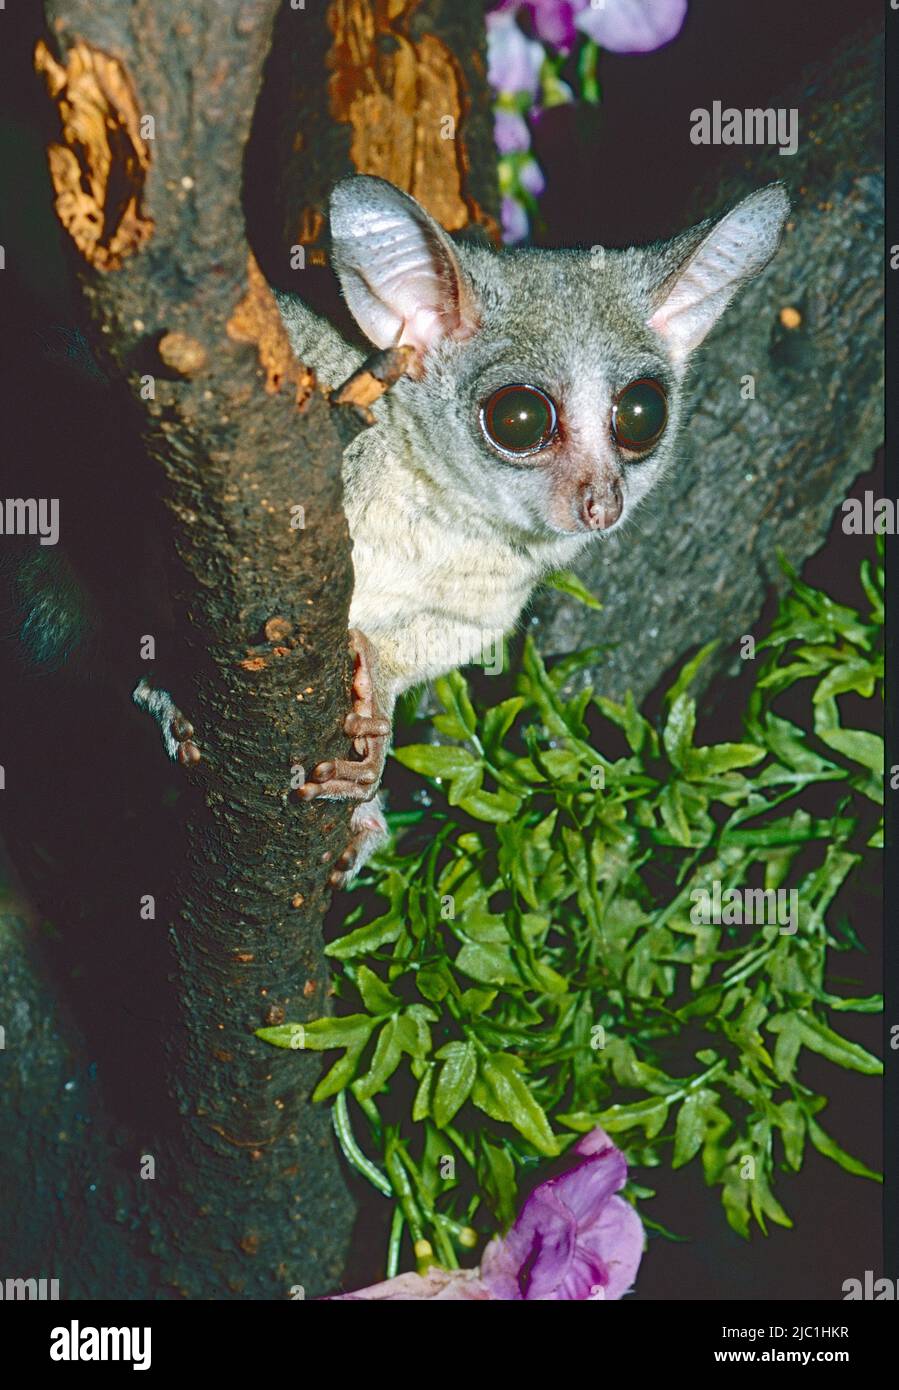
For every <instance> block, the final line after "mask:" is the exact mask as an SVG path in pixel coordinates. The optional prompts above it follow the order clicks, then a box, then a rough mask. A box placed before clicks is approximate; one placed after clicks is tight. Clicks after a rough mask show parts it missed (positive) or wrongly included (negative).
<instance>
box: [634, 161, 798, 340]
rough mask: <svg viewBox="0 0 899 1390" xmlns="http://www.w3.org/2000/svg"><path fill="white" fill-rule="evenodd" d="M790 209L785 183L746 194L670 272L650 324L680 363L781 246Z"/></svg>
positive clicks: (771, 185)
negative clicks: (744, 285) (740, 289)
mask: <svg viewBox="0 0 899 1390" xmlns="http://www.w3.org/2000/svg"><path fill="white" fill-rule="evenodd" d="M789 210H790V203H789V199H788V198H787V194H786V190H785V189H784V187H783V184H780V183H774V184H770V185H769V187H767V188H761V189H759V191H758V192H757V193H753V194H751V195H750V196H749V197H748V198H744V199H743V201H742V203H738V204H737V206H736V207H735V208H733V209H732V210H731V211H730V212H729V213H727V215H726V216H725V217H722V219H721V221H720V222H716V223H715V225H714V226H713V227H712V229H711V231H709V232H707V233H706V234H705V236H703V237H702V239H701V241H700V242H699V244H698V245H696V244H695V242H694V245H693V249H692V250H691V251H690V253H689V254H688V255H687V257H686V259H685V260H684V261H683V262H682V264H681V265H679V266H678V267H677V269H676V271H675V272H674V274H673V275H671V276H669V277H668V279H667V280H666V282H665V284H664V285H663V287H662V289H661V291H660V302H659V303H658V304H657V306H656V308H655V309H654V311H653V313H652V315H651V317H650V318H649V320H648V322H649V326H650V328H654V329H655V331H656V332H657V333H659V334H661V336H662V337H663V338H664V339H666V341H667V343H668V347H669V351H670V352H671V355H672V357H673V358H674V360H675V362H684V361H686V359H687V357H689V355H690V353H691V352H693V350H694V349H695V348H697V347H698V346H699V344H700V343H701V342H702V340H703V338H704V337H705V336H706V334H707V333H708V332H709V330H710V329H711V328H712V327H713V325H714V324H715V323H716V322H717V321H718V319H719V318H720V317H721V315H722V314H723V313H724V310H725V309H726V308H727V306H728V304H729V303H730V301H731V300H732V299H733V297H734V295H735V294H736V292H737V290H738V289H739V288H740V286H741V285H743V284H745V282H746V281H747V280H750V279H752V277H753V276H754V275H758V273H759V271H760V270H762V269H763V268H764V267H765V266H766V265H767V264H768V261H770V259H771V257H772V256H773V255H774V252H775V251H776V250H777V248H778V246H779V245H780V238H781V234H782V232H783V226H784V222H785V221H786V219H787V214H788V212H789Z"/></svg>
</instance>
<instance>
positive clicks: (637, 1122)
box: [599, 1097, 669, 1139]
mask: <svg viewBox="0 0 899 1390" xmlns="http://www.w3.org/2000/svg"><path fill="white" fill-rule="evenodd" d="M668 1104H669V1102H668V1101H667V1100H665V1098H664V1097H659V1098H658V1099H655V1098H654V1097H652V1098H650V1099H649V1100H638V1101H635V1102H634V1104H633V1105H611V1106H609V1108H608V1110H604V1111H603V1112H602V1114H601V1115H600V1117H599V1122H600V1124H601V1125H602V1127H603V1129H607V1130H609V1132H610V1133H611V1134H619V1133H621V1131H622V1130H626V1129H634V1128H636V1127H638V1126H639V1128H641V1129H642V1130H643V1131H644V1133H645V1134H646V1137H647V1139H654V1138H655V1137H656V1135H657V1134H658V1133H659V1132H660V1131H661V1130H662V1129H663V1128H664V1125H665V1121H666V1120H667V1119H668Z"/></svg>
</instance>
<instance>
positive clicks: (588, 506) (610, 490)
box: [581, 478, 624, 531]
mask: <svg viewBox="0 0 899 1390" xmlns="http://www.w3.org/2000/svg"><path fill="white" fill-rule="evenodd" d="M623 506H624V500H623V498H622V496H621V482H620V480H619V479H618V478H612V479H611V480H610V481H609V482H607V483H605V484H602V485H596V484H594V483H585V484H584V486H583V487H582V488H581V520H582V521H583V523H584V525H585V526H587V527H589V529H590V530H591V531H607V530H608V529H609V527H610V526H614V525H615V522H616V521H617V520H618V518H619V517H620V515H621V510H622V507H623Z"/></svg>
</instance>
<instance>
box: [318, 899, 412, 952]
mask: <svg viewBox="0 0 899 1390" xmlns="http://www.w3.org/2000/svg"><path fill="white" fill-rule="evenodd" d="M404 930H405V927H404V923H403V919H402V917H399V916H397V915H396V914H395V913H394V912H392V911H391V912H386V913H385V914H384V916H383V917H376V918H375V920H374V921H373V922H367V923H366V924H365V926H363V927H357V928H356V930H355V931H351V932H348V933H347V935H346V936H342V937H341V938H340V939H339V941H332V942H331V944H330V946H326V947H325V955H326V956H331V957H332V958H333V959H335V960H353V959H354V958H355V957H356V956H364V955H366V954H367V953H368V952H370V951H377V950H378V949H379V947H381V946H386V945H389V943H390V942H391V941H398V940H399V938H400V937H401V936H402V934H403V931H404Z"/></svg>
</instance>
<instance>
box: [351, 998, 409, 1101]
mask: <svg viewBox="0 0 899 1390" xmlns="http://www.w3.org/2000/svg"><path fill="white" fill-rule="evenodd" d="M399 1025H400V1019H399V1018H397V1016H396V1014H394V1015H393V1016H392V1017H391V1018H389V1019H388V1020H387V1022H386V1023H385V1024H384V1026H383V1027H382V1029H381V1031H380V1033H379V1034H378V1041H377V1043H376V1044H375V1051H374V1056H373V1057H372V1060H371V1066H370V1067H369V1069H368V1071H367V1072H366V1073H365V1075H364V1076H360V1077H359V1079H358V1081H354V1082H353V1087H352V1090H353V1095H354V1096H355V1097H356V1099H357V1100H370V1099H371V1097H372V1096H373V1095H375V1094H376V1093H377V1092H378V1091H381V1090H383V1089H384V1087H385V1086H386V1084H387V1082H388V1081H389V1080H390V1078H391V1076H392V1075H393V1073H394V1072H395V1071H396V1069H397V1067H398V1066H399V1064H400V1060H401V1058H402V1048H401V1046H400V1040H399V1037H398V1031H399Z"/></svg>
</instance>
